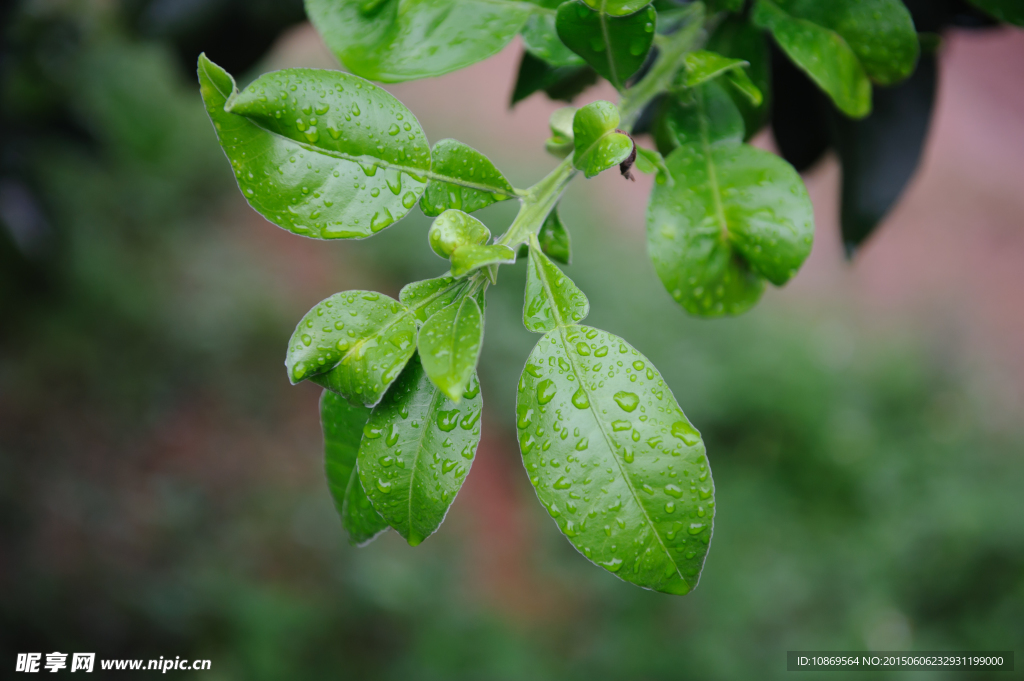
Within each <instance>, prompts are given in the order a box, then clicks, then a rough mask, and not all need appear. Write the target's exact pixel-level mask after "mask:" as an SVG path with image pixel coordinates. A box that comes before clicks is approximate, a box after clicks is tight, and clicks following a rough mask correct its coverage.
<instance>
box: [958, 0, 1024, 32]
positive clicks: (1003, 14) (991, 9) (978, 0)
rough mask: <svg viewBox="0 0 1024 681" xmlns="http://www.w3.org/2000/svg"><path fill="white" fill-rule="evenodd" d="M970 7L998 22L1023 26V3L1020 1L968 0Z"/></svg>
mask: <svg viewBox="0 0 1024 681" xmlns="http://www.w3.org/2000/svg"><path fill="white" fill-rule="evenodd" d="M968 2H970V3H971V4H972V5H974V6H975V7H977V8H978V9H980V10H982V11H983V12H985V13H987V14H989V15H991V16H992V17H994V18H996V19H998V20H999V21H1005V22H1006V23H1008V24H1013V25H1015V26H1024V3H1022V2H1021V1H1020V0H968Z"/></svg>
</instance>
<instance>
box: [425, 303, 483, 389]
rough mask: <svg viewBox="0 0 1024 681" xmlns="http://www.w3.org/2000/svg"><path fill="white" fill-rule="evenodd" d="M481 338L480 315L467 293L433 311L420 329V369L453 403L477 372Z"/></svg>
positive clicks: (481, 325)
mask: <svg viewBox="0 0 1024 681" xmlns="http://www.w3.org/2000/svg"><path fill="white" fill-rule="evenodd" d="M483 340H484V324H483V315H482V314H481V313H480V308H479V307H478V306H477V304H476V301H475V300H474V299H473V298H471V297H468V296H467V297H465V298H463V299H462V300H460V301H457V302H455V303H452V304H451V305H448V306H447V307H445V308H442V309H441V310H440V311H438V312H436V313H435V314H434V315H433V316H432V317H430V319H428V320H427V322H426V323H425V324H424V325H423V328H421V329H420V334H419V339H418V341H417V349H418V350H419V353H420V361H422V363H423V369H424V370H425V371H426V372H427V376H429V377H430V380H431V381H433V382H434V385H436V386H437V387H438V388H440V389H441V391H442V392H444V394H445V395H447V396H448V399H450V400H452V401H453V402H455V403H456V404H458V402H459V401H460V400H461V399H462V394H463V393H464V392H466V388H467V387H468V386H469V382H470V381H471V380H472V378H473V376H474V375H475V374H476V363H477V361H478V360H479V359H480V346H481V345H482V343H483Z"/></svg>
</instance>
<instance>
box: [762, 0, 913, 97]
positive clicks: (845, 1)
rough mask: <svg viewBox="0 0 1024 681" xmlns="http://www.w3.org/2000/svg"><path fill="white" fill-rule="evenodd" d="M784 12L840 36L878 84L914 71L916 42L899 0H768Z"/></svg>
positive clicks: (892, 82)
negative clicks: (826, 0) (822, 0)
mask: <svg viewBox="0 0 1024 681" xmlns="http://www.w3.org/2000/svg"><path fill="white" fill-rule="evenodd" d="M772 1H773V2H774V4H775V5H776V6H778V7H779V8H780V9H781V10H782V11H784V12H786V13H787V14H789V15H791V16H793V17H795V18H797V19H804V20H807V21H810V22H813V23H815V24H817V25H818V26H824V27H825V28H827V29H830V30H832V31H835V32H836V33H837V34H839V35H840V36H842V38H843V40H845V41H846V43H847V44H848V45H849V46H850V49H852V50H853V52H854V54H856V55H857V59H858V60H859V61H860V63H861V65H862V66H863V67H864V71H865V72H866V73H867V74H868V77H869V78H871V80H873V81H875V82H876V83H878V84H879V85H892V84H894V83H898V82H899V81H901V80H903V79H904V78H906V77H908V76H909V75H910V74H911V73H913V72H914V65H915V64H916V63H917V57H918V54H919V53H920V49H921V47H920V43H919V42H918V38H917V30H916V29H915V28H914V20H913V19H912V18H911V16H910V11H909V10H908V9H907V7H906V5H904V4H903V2H902V0H829V1H828V2H821V1H820V0H772Z"/></svg>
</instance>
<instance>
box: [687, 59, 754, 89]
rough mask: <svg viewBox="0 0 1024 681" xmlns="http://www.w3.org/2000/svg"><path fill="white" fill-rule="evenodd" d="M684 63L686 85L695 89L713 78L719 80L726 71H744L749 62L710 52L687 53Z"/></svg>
mask: <svg viewBox="0 0 1024 681" xmlns="http://www.w3.org/2000/svg"><path fill="white" fill-rule="evenodd" d="M683 63H684V64H685V65H686V85H687V86H688V87H694V86H696V85H700V84H701V83H703V82H705V81H708V80H711V79H712V78H717V77H718V76H720V75H722V74H723V73H725V72H726V71H731V70H733V69H742V68H743V67H744V66H747V62H746V61H744V60H742V59H734V58H732V57H723V56H722V55H720V54H717V53H715V52H711V51H708V50H694V51H693V52H687V53H686V56H684V57H683Z"/></svg>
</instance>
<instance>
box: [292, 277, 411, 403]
mask: <svg viewBox="0 0 1024 681" xmlns="http://www.w3.org/2000/svg"><path fill="white" fill-rule="evenodd" d="M415 351H416V318H415V317H414V316H413V313H412V311H411V310H410V309H409V308H408V307H407V306H406V305H403V304H402V303H400V302H398V301H397V300H395V299H393V298H389V297H387V296H385V295H381V294H380V293H377V292H376V291H344V292H342V293H335V294H334V295H333V296H331V297H330V298H328V299H326V300H324V301H321V302H320V304H318V305H317V306H316V307H314V308H313V309H312V310H310V311H309V312H307V313H306V316H305V317H303V318H302V321H300V322H299V325H298V326H297V327H296V328H295V333H293V334H292V337H291V340H289V341H288V356H287V358H286V359H285V367H287V369H288V378H289V379H290V380H291V382H292V383H293V384H294V383H298V382H299V381H302V380H305V379H311V380H312V381H313V382H314V383H316V384H318V385H320V386H323V387H324V388H327V389H328V390H331V391H333V392H336V393H338V394H339V395H341V396H343V397H345V398H346V399H348V400H349V401H350V402H352V403H353V404H362V405H364V406H367V407H372V406H373V405H375V404H377V402H379V401H380V399H381V397H383V395H384V392H385V391H386V390H387V389H388V386H389V385H391V383H392V381H394V380H395V378H397V377H398V374H399V372H401V370H402V367H404V366H405V364H406V362H408V361H409V358H410V357H412V355H413V353H414V352H415Z"/></svg>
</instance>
